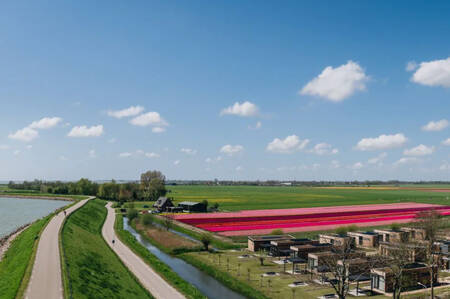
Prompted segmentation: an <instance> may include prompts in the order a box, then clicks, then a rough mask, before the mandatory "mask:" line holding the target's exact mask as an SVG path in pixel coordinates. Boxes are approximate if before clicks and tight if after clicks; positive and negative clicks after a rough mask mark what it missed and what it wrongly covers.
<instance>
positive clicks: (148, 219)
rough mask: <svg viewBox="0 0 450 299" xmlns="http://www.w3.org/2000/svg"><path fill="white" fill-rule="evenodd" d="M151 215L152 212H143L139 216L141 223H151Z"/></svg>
mask: <svg viewBox="0 0 450 299" xmlns="http://www.w3.org/2000/svg"><path fill="white" fill-rule="evenodd" d="M153 221H154V219H153V215H152V214H144V215H142V218H141V223H142V224H143V225H145V226H150V225H152V224H153Z"/></svg>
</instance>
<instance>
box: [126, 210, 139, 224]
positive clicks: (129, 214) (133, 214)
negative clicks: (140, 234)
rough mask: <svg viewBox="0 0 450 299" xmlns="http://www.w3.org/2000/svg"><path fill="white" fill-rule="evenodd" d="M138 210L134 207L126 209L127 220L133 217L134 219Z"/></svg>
mask: <svg viewBox="0 0 450 299" xmlns="http://www.w3.org/2000/svg"><path fill="white" fill-rule="evenodd" d="M138 215H139V214H138V211H137V210H136V209H133V208H131V209H128V211H127V218H128V220H130V221H132V220H133V219H135V218H136V217H137V216H138Z"/></svg>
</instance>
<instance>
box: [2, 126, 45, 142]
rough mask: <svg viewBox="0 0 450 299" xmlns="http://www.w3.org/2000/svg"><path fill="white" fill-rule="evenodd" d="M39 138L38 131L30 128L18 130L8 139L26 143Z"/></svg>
mask: <svg viewBox="0 0 450 299" xmlns="http://www.w3.org/2000/svg"><path fill="white" fill-rule="evenodd" d="M38 137H39V133H38V131H36V130H35V129H32V128H29V127H25V128H23V129H20V130H17V131H16V132H15V133H12V134H9V135H8V138H10V139H15V140H19V141H24V142H30V141H32V140H34V139H36V138H38Z"/></svg>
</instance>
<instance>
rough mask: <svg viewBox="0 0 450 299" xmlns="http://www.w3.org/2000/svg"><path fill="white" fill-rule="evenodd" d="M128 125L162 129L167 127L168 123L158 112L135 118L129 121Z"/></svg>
mask: <svg viewBox="0 0 450 299" xmlns="http://www.w3.org/2000/svg"><path fill="white" fill-rule="evenodd" d="M130 124H132V125H135V126H141V127H146V126H156V127H164V126H167V125H168V123H167V122H166V121H165V120H164V118H162V117H161V115H160V114H159V113H158V112H154V111H151V112H147V113H144V114H141V115H139V116H136V117H134V118H132V119H131V120H130Z"/></svg>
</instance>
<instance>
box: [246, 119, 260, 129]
mask: <svg viewBox="0 0 450 299" xmlns="http://www.w3.org/2000/svg"><path fill="white" fill-rule="evenodd" d="M261 127H262V122H260V121H257V122H256V124H255V125H254V126H248V128H249V129H250V130H259V129H261Z"/></svg>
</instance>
